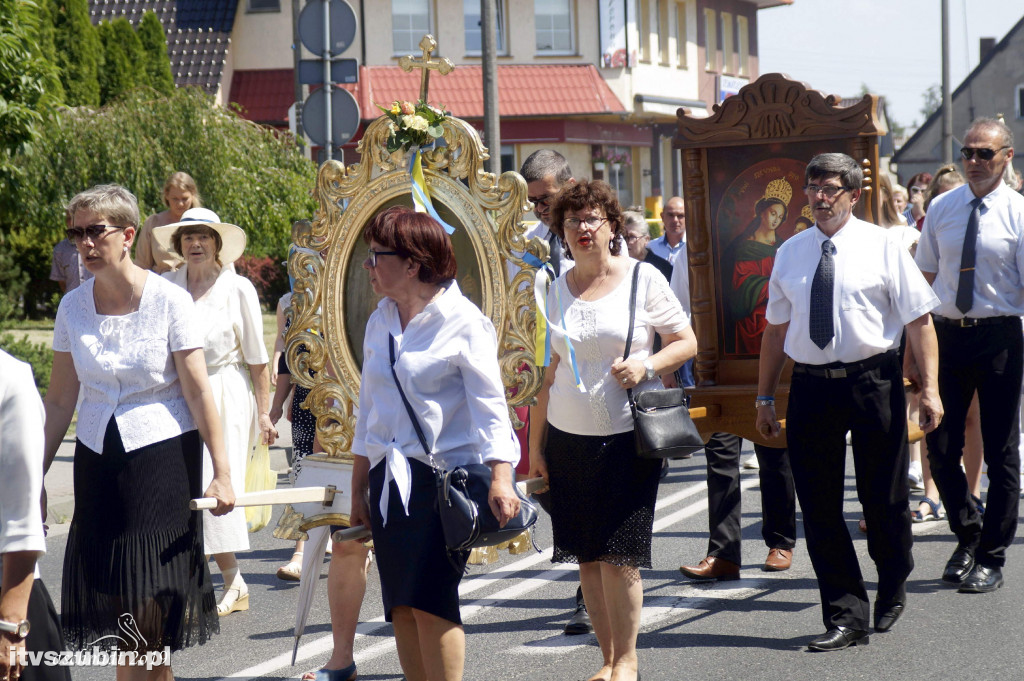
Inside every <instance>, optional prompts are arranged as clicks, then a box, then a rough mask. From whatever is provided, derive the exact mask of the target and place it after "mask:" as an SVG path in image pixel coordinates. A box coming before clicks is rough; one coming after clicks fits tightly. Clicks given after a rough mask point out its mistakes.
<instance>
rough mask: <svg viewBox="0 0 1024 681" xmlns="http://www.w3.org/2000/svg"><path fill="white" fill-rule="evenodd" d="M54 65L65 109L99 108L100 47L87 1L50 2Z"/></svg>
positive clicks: (101, 49)
mask: <svg viewBox="0 0 1024 681" xmlns="http://www.w3.org/2000/svg"><path fill="white" fill-rule="evenodd" d="M53 3H54V4H53V6H52V7H53V24H54V45H55V48H56V49H55V51H54V55H55V57H56V58H55V62H56V64H57V68H58V70H59V73H60V82H61V84H62V86H63V89H64V95H65V102H66V103H67V104H68V106H99V103H100V85H99V80H98V78H99V68H100V63H101V62H102V60H103V46H102V45H101V44H100V38H99V35H97V32H96V29H95V27H93V25H92V22H91V21H89V1H88V0H53Z"/></svg>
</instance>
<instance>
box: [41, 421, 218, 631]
mask: <svg viewBox="0 0 1024 681" xmlns="http://www.w3.org/2000/svg"><path fill="white" fill-rule="evenodd" d="M202 453H203V448H202V441H201V440H200V438H199V433H198V432H197V431H189V432H187V433H184V434H183V435H180V436H178V437H175V438H171V439H169V440H164V441H162V442H156V443H153V444H151V445H147V446H145V447H141V448H139V449H136V450H135V451H132V452H125V451H124V445H123V444H122V442H121V435H120V433H119V432H118V429H117V423H116V422H115V421H114V419H113V418H111V419H110V423H109V424H108V425H107V430H106V434H105V435H104V438H103V452H102V454H100V453H97V452H94V451H92V450H91V449H89V448H88V447H86V446H85V445H83V444H82V443H81V441H79V442H78V444H77V447H76V448H75V514H74V518H73V519H72V521H71V530H70V532H69V534H68V543H67V549H66V552H65V555H64V581H63V589H62V593H61V616H62V620H63V625H64V635H65V637H66V639H67V641H68V643H69V645H71V646H72V647H74V648H76V649H82V648H86V647H88V646H90V645H91V644H92V643H93V642H94V641H95V640H96V639H98V638H100V637H103V636H114V637H117V639H120V640H119V641H118V640H117V639H106V640H105V641H104V643H105V645H108V646H109V645H110V643H111V642H116V643H117V644H118V645H119V646H120V647H121V649H124V650H140V651H141V650H162V649H163V648H164V647H165V646H170V648H171V650H180V649H182V648H186V647H189V646H193V645H197V644H202V643H205V642H206V641H207V640H209V639H210V637H211V636H212V635H213V634H215V633H217V632H219V631H220V625H219V624H218V622H217V602H216V598H215V596H214V593H213V584H212V582H211V581H210V572H209V570H208V568H207V564H206V560H205V557H204V555H203V527H202V520H201V517H200V513H199V512H198V511H190V510H189V508H188V502H189V499H192V498H196V497H199V496H201V495H202V489H201V488H200V474H201V471H202V466H201V462H202Z"/></svg>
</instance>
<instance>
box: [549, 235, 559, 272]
mask: <svg viewBox="0 0 1024 681" xmlns="http://www.w3.org/2000/svg"><path fill="white" fill-rule="evenodd" d="M548 254H549V255H548V257H549V259H550V261H551V268H552V269H553V270H554V271H555V276H556V277H557V276H558V275H559V274H561V273H562V271H561V270H562V240H561V239H559V238H558V235H557V234H555V233H554V232H551V233H550V234H549V235H548Z"/></svg>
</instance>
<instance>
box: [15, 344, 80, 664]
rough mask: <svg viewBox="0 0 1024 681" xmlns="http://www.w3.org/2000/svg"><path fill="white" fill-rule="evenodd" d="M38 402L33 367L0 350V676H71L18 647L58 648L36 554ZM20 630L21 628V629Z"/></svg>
mask: <svg viewBox="0 0 1024 681" xmlns="http://www.w3.org/2000/svg"><path fill="white" fill-rule="evenodd" d="M42 488H43V403H42V401H41V400H40V399H39V393H38V392H36V384H35V381H34V380H33V378H32V368H31V367H29V365H27V364H25V363H23V362H19V361H18V360H16V359H14V358H13V357H11V356H10V355H9V354H7V353H6V352H4V351H3V350H0V555H2V563H0V575H2V577H0V581H2V588H0V679H8V678H10V679H17V678H19V672H20V678H21V680H22V681H37V680H39V681H44V680H45V681H49V680H50V679H54V680H56V679H60V680H64V681H68V680H70V678H71V676H70V674H69V669H68V667H57V666H44V665H42V664H38V665H33V664H28V665H26V666H25V667H23V668H21V667H20V664H19V662H20V661H21V660H20V659H19V658H20V654H19V651H22V650H27V651H31V652H43V651H59V650H62V649H63V647H64V646H63V643H62V641H61V632H60V623H59V622H58V620H57V616H56V610H55V609H54V607H53V602H52V601H51V600H50V595H49V594H48V593H47V591H46V587H45V586H44V585H43V582H42V580H40V579H38V570H37V569H36V558H37V557H38V556H40V555H42V554H44V553H46V539H45V537H44V535H43V517H42V509H41V508H40V500H41V496H42ZM26 630H27V631H26Z"/></svg>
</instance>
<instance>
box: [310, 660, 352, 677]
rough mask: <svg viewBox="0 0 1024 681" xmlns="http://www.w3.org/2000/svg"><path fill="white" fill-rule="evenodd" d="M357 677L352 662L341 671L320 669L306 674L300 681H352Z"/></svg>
mask: <svg viewBox="0 0 1024 681" xmlns="http://www.w3.org/2000/svg"><path fill="white" fill-rule="evenodd" d="M356 676H358V672H357V670H356V663H355V662H354V661H353V662H352V664H350V665H349V666H347V667H343V668H342V669H321V670H319V671H315V672H306V673H305V674H303V675H302V681H352V680H353V679H355V678H356Z"/></svg>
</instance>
